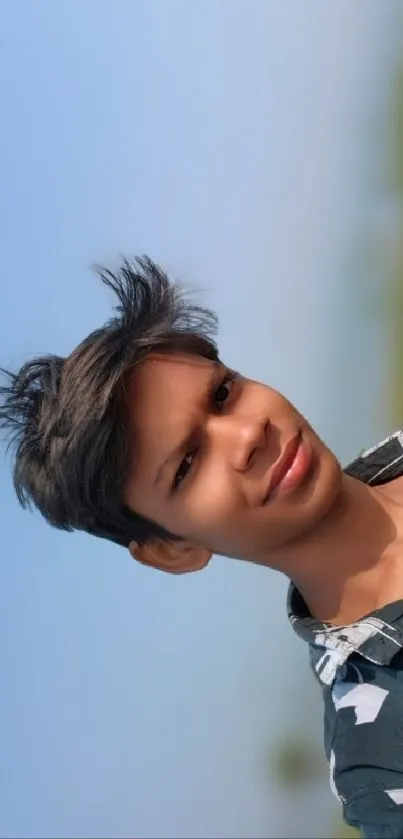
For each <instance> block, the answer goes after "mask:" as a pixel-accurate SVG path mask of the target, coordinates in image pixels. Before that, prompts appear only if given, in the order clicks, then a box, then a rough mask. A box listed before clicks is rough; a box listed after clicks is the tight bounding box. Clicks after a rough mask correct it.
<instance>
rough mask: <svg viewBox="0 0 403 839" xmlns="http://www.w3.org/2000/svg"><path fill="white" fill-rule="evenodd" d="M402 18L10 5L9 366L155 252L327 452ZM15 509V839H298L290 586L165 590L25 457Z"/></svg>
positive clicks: (3, 63) (2, 233)
mask: <svg viewBox="0 0 403 839" xmlns="http://www.w3.org/2000/svg"><path fill="white" fill-rule="evenodd" d="M395 9H396V3H394V2H387V0H384V2H383V3H377V2H375V0H366V2H365V4H364V3H361V4H358V3H357V4H355V3H351V2H349V0H338V3H334V4H324V3H323V2H321V0H305V3H303V4H300V3H298V2H297V1H296V0H295V2H290V0H271V2H267V0H248V2H246V0H244V2H240V1H239V0H219V2H215V1H214V0H200V2H199V0H192V2H187V0H183V1H182V2H172V1H171V0H169V2H168V0H166V2H164V0H160V2H157V1H156V0H116V2H112V0H108V2H105V0H86V2H85V3H79V2H78V0H71V2H70V3H68V4H67V3H55V2H51V0H37V2H35V3H30V2H28V0H26V2H23V0H21V2H19V3H14V4H13V3H2V4H0V71H1V72H0V93H1V103H2V108H1V111H2V117H1V122H2V127H1V132H0V196H1V197H0V222H1V227H0V240H1V255H2V268H1V290H2V295H1V307H0V324H1V328H0V361H1V363H2V364H4V365H5V366H11V367H15V366H17V365H19V364H21V363H22V362H23V361H24V360H25V359H26V358H27V357H29V356H30V355H31V354H36V353H38V352H55V353H59V354H62V355H63V354H66V353H68V352H69V351H70V350H71V349H72V348H73V347H74V345H75V344H76V343H77V342H78V341H79V340H80V339H81V338H82V337H83V336H84V335H85V334H86V333H87V332H88V331H90V330H91V329H92V328H94V327H96V326H98V325H99V324H100V323H101V322H102V321H103V320H104V319H105V318H106V317H108V315H109V313H110V299H109V298H108V295H107V293H106V292H105V290H104V289H102V288H101V287H99V284H98V283H97V281H96V279H95V278H94V277H93V276H92V274H91V272H90V270H89V268H90V265H91V263H92V262H94V261H98V262H99V261H106V262H111V261H112V262H113V261H114V260H115V259H116V257H117V255H118V253H119V252H120V251H123V252H125V253H127V254H129V255H130V254H136V253H144V252H148V253H149V254H150V256H152V257H153V258H154V259H156V260H159V261H160V262H161V263H162V264H163V265H164V266H165V267H166V268H167V269H168V270H170V271H172V273H173V274H174V275H175V276H177V277H179V278H181V279H184V280H187V281H188V282H189V283H190V284H193V285H195V286H197V287H199V288H200V289H203V293H202V299H203V300H205V301H206V302H207V303H208V304H210V305H212V306H215V307H216V308H217V310H218V311H219V314H220V316H221V321H222V333H221V334H222V347H223V355H225V356H226V357H227V358H228V360H229V362H230V363H231V364H232V365H234V366H238V367H239V368H240V369H242V370H243V372H246V373H250V374H252V375H253V376H254V377H255V378H262V379H266V380H268V381H269V382H270V383H271V384H273V385H274V386H275V387H278V388H279V389H281V390H283V391H284V392H286V393H287V395H288V396H289V397H290V398H292V399H294V400H295V401H296V403H297V404H298V406H299V408H300V409H301V410H302V411H304V412H305V413H306V414H307V415H308V416H309V418H310V419H311V420H312V422H314V423H315V424H316V426H317V427H318V430H320V431H321V432H322V433H323V434H324V436H326V432H327V431H328V436H330V438H331V439H333V437H332V435H335V434H336V429H335V424H334V422H335V420H334V416H333V420H332V419H330V420H329V416H331V413H332V412H331V396H332V392H331V387H330V385H329V369H330V368H329V365H331V364H333V362H332V358H333V356H332V352H333V354H334V352H335V341H336V338H337V336H340V322H339V321H338V320H337V317H336V318H335V315H334V308H333V307H334V305H335V303H337V306H339V307H340V299H339V297H338V288H337V270H336V269H335V266H336V265H337V264H338V263H337V258H338V255H339V254H340V252H341V249H342V248H343V247H344V246H345V244H346V242H347V241H348V230H349V222H350V220H351V219H352V218H354V217H355V214H356V210H357V203H356V197H357V193H358V192H359V190H360V188H361V187H360V184H361V181H360V178H361V177H362V168H361V159H360V156H359V153H358V151H357V149H358V148H359V145H357V135H358V134H359V133H360V132H362V119H363V118H364V119H365V118H367V116H368V113H369V111H368V109H367V110H365V109H366V107H367V106H366V104H365V103H367V102H368V101H369V100H371V96H370V95H369V93H370V92H371V85H373V84H375V82H376V80H377V79H378V78H379V73H380V70H379V68H378V64H377V62H378V63H379V66H381V64H382V61H384V55H385V44H386V43H387V35H386V33H387V31H388V28H389V29H390V22H391V20H392V15H393V13H394V11H395ZM379 56H383V57H382V60H381V59H380V58H379ZM377 68H378V69H377ZM360 136H361V134H360ZM337 311H338V312H339V314H340V312H341V309H340V308H339V309H337ZM332 369H334V366H333V368H332ZM339 372H340V371H339ZM332 422H333V424H332ZM366 442H367V441H364V443H363V444H362V445H364V444H365V443H366ZM356 443H357V444H358V440H356V439H355V438H354V439H350V440H349V441H347V442H346V443H345V448H344V451H342V452H341V454H345V455H346V456H347V455H349V456H350V455H353V454H354V453H355V450H353V448H352V447H353V446H355V445H356ZM0 493H1V500H2V505H1V526H2V560H1V564H0V627H1V637H2V644H1V646H0V650H1V672H2V685H3V689H2V692H1V695H0V726H1V750H0V790H1V793H0V833H1V835H3V836H10V837H11V836H12V837H18V836H19V837H20V836H25V837H29V836H38V835H40V836H42V837H50V836H53V837H54V836H70V837H90V836H95V835H97V836H105V837H112V836H122V837H126V836H127V837H129V836H131V837H133V836H138V837H140V836H143V837H152V836H164V837H171V836H172V837H174V836H175V837H185V836H194V837H197V836H201V835H202V836H205V837H214V836H216V837H225V836H229V835H231V836H233V837H247V836H252V835H253V836H256V837H267V836H269V835H270V836H274V835H278V836H280V835H290V834H289V833H287V830H289V829H290V828H289V826H288V827H287V825H286V822H285V821H284V818H283V816H282V815H281V813H280V809H279V804H278V798H276V796H275V795H274V794H273V792H272V790H271V788H270V781H269V779H268V777H267V773H266V767H265V762H267V751H268V748H269V744H270V742H271V741H272V739H273V737H274V736H275V735H276V734H277V733H278V732H279V731H280V732H281V731H284V730H286V729H287V728H288V729H290V730H291V731H292V730H293V726H294V727H295V722H293V719H294V718H295V715H296V714H297V705H296V696H295V690H296V684H297V676H298V674H300V673H302V672H303V671H304V670H305V669H307V666H308V665H307V660H306V653H305V651H304V649H303V648H302V647H301V646H300V645H299V644H298V642H296V641H295V639H294V638H293V637H292V635H291V631H290V630H289V628H288V626H287V623H286V617H285V610H284V596H285V590H286V582H285V580H281V579H280V578H277V577H275V575H274V574H270V573H268V572H267V571H266V572H265V571H264V570H262V569H254V568H243V567H242V565H241V564H238V563H235V562H234V563H232V564H231V563H230V561H227V560H224V559H221V560H217V561H216V562H215V563H213V564H212V566H211V568H210V569H209V570H208V571H207V572H205V573H203V574H201V575H196V576H195V577H194V578H192V577H189V578H183V579H182V578H179V579H177V578H172V579H171V578H170V577H168V576H164V575H161V574H156V573H152V572H150V571H149V570H146V569H144V568H142V567H141V566H137V565H135V563H133V562H132V561H131V560H130V559H129V557H128V556H127V555H126V554H125V553H124V552H123V551H122V550H120V549H118V548H117V547H116V546H113V545H109V544H107V543H103V542H97V541H96V540H94V539H92V538H90V537H87V536H85V535H83V534H74V535H71V534H64V533H59V532H57V531H54V530H52V529H51V528H49V527H48V526H47V525H45V523H44V522H43V521H42V520H41V519H40V517H39V516H37V515H28V514H27V513H24V512H22V511H21V510H20V509H19V508H18V506H17V502H16V500H15V499H14V495H13V491H12V487H11V482H10V477H9V462H4V461H2V462H0ZM278 626H280V630H279V629H278ZM281 633H284V641H283V643H284V644H285V646H286V650H287V651H288V653H289V656H290V659H289V662H292V668H291V667H290V666H289V663H288V662H287V664H282V663H281V661H280V659H279V652H278V644H276V643H275V639H278V638H279V637H281ZM273 661H275V662H276V664H277V665H278V668H279V670H278V679H277V681H276V683H275V684H273V680H272V676H271V674H270V664H271V663H272V662H273ZM317 707H318V709H319V713H320V706H319V705H318V706H317ZM319 720H320V716H319ZM297 728H298V725H297ZM326 794H327V793H326ZM329 802H330V793H329ZM325 803H326V802H325ZM312 818H314V817H313V816H312ZM284 825H286V826H284ZM321 829H322V827H321V826H320V825H319V822H318V826H317V830H318V835H320V830H321ZM282 831H285V832H282ZM312 835H313V834H312Z"/></svg>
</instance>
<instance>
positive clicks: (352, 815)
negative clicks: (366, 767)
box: [344, 778, 403, 839]
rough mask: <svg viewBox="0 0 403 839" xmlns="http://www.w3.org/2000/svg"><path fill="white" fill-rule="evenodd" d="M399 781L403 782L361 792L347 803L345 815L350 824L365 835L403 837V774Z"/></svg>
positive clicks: (379, 838) (373, 838)
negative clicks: (388, 787) (386, 787)
mask: <svg viewBox="0 0 403 839" xmlns="http://www.w3.org/2000/svg"><path fill="white" fill-rule="evenodd" d="M394 783H396V779H394ZM397 783H400V784H401V785H402V786H400V787H397V788H396V787H395V788H393V789H388V790H385V789H382V790H371V791H370V792H366V793H363V794H358V795H357V796H356V797H355V798H353V799H352V800H350V801H349V802H347V803H346V805H345V808H344V818H345V820H346V822H347V823H348V824H350V825H351V826H352V827H356V828H358V829H359V830H360V831H361V835H362V836H363V837H364V839H402V837H403V778H400V779H399V780H397Z"/></svg>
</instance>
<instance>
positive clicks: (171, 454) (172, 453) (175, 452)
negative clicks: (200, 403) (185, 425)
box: [154, 361, 223, 486]
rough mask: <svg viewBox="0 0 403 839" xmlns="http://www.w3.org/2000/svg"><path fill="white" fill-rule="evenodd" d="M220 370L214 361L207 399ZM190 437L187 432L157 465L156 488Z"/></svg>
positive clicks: (183, 451) (221, 367) (215, 383)
mask: <svg viewBox="0 0 403 839" xmlns="http://www.w3.org/2000/svg"><path fill="white" fill-rule="evenodd" d="M221 369H223V365H222V363H221V362H220V361H214V362H213V364H212V367H211V370H210V373H209V378H208V382H207V386H206V391H205V397H207V398H208V399H209V398H210V394H211V391H212V390H213V389H214V387H216V386H217V384H218V381H217V380H218V376H219V373H220V371H221ZM190 437H191V432H190V431H188V432H187V433H186V436H185V437H184V438H183V439H182V440H181V441H180V443H178V444H177V445H176V446H175V447H174V448H173V449H171V451H170V452H169V454H168V455H167V456H166V458H165V459H164V460H163V461H162V463H161V464H160V465H159V467H158V469H157V472H156V476H155V479H154V486H156V485H157V484H158V483H159V482H160V480H161V478H162V475H163V473H164V472H165V469H166V468H167V466H170V465H171V464H172V463H175V462H176V461H178V460H179V458H180V456H181V455H184V454H185V450H186V446H187V443H188V441H189V439H190Z"/></svg>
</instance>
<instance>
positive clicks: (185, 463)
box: [173, 451, 197, 489]
mask: <svg viewBox="0 0 403 839" xmlns="http://www.w3.org/2000/svg"><path fill="white" fill-rule="evenodd" d="M196 454H197V451H193V452H189V454H187V455H186V457H184V458H183V460H182V462H181V464H180V466H179V469H178V470H177V472H176V475H175V478H174V482H173V488H174V489H178V487H179V486H180V484H181V483H182V481H183V479H184V478H186V475H188V474H189V472H190V470H191V468H192V466H193V461H194V459H195V457H196Z"/></svg>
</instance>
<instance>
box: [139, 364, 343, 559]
mask: <svg viewBox="0 0 403 839" xmlns="http://www.w3.org/2000/svg"><path fill="white" fill-rule="evenodd" d="M125 410H126V423H127V428H128V433H129V448H130V441H131V440H133V451H132V452H130V453H129V456H130V459H131V463H132V465H131V468H130V473H129V479H128V482H127V485H126V492H125V501H126V503H127V504H128V506H129V507H131V508H132V509H134V510H135V511H136V512H138V513H140V514H141V515H143V516H145V517H147V518H149V519H152V520H153V521H155V522H157V523H158V524H159V525H161V526H163V527H164V528H165V529H166V530H167V531H169V532H171V533H174V534H175V535H177V536H179V537H181V538H182V540H184V544H186V546H187V548H186V550H183V546H182V547H181V546H178V549H177V553H176V555H175V558H174V562H172V557H173V554H172V550H176V549H175V548H172V546H171V548H170V551H171V553H170V555H169V557H168V556H167V557H166V561H165V559H164V556H163V554H164V551H165V548H164V547H163V546H161V545H160V547H159V549H158V551H157V553H155V552H152V551H151V553H149V554H148V558H147V560H146V561H147V562H148V563H149V564H154V565H157V566H159V567H162V568H165V569H166V570H176V571H185V570H192V568H197V567H202V566H203V565H204V564H205V561H207V560H208V558H209V556H210V554H211V553H218V554H222V555H225V556H231V557H237V558H242V559H249V560H252V561H265V562H267V563H268V564H271V563H270V557H271V556H272V557H273V563H272V564H273V565H276V563H275V556H276V551H277V552H279V550H281V549H282V548H284V547H286V546H287V545H291V543H293V542H294V543H295V542H296V541H298V540H299V539H300V538H302V537H303V536H306V535H307V534H308V532H309V530H310V529H311V528H314V527H315V525H316V524H318V523H319V521H320V520H321V518H322V517H323V516H324V515H325V514H326V513H327V512H328V510H329V507H330V506H331V504H332V502H333V500H334V498H335V497H336V495H337V493H338V490H339V487H340V484H341V478H342V471H341V467H340V465H339V463H338V462H337V460H336V458H335V457H334V455H333V454H332V453H331V452H330V451H329V449H328V448H327V447H326V446H325V445H324V443H323V442H322V441H321V440H320V439H319V438H318V436H317V435H316V434H315V432H314V431H313V430H312V428H311V427H310V426H309V424H308V423H307V421H306V420H305V419H304V417H303V416H302V415H301V414H300V413H298V411H297V410H296V409H295V408H294V407H293V406H292V405H291V404H290V402H288V400H287V399H285V398H284V397H283V396H281V394H279V393H278V392H277V391H275V390H273V389H272V388H269V387H267V386H266V385H262V384H259V383H257V382H254V381H252V380H250V379H245V378H243V377H242V376H234V377H233V378H232V376H231V371H229V370H228V369H227V368H225V367H224V366H223V365H222V364H218V363H214V362H212V361H209V360H206V359H204V358H200V357H198V356H193V355H187V354H184V353H171V354H167V355H154V356H150V357H148V358H147V360H146V361H144V362H143V363H142V364H140V365H139V366H138V367H137V368H136V369H135V371H134V372H133V374H132V377H131V379H130V380H129V382H128V384H127V388H126V403H125ZM298 433H300V434H301V435H302V446H303V449H304V452H305V458H306V460H305V467H306V468H305V474H304V476H303V478H302V479H301V480H300V481H299V482H297V484H295V485H294V486H292V487H291V488H289V489H288V490H285V489H283V490H281V491H279V492H277V495H275V496H273V497H272V498H271V499H269V500H267V493H268V488H269V483H270V480H271V478H272V477H273V468H274V466H275V464H276V462H277V461H278V459H279V458H280V457H281V456H282V454H283V453H284V447H285V446H286V445H287V444H288V443H289V442H290V441H291V440H292V439H293V438H295V436H296V435H297V434H298ZM307 462H308V464H309V465H308V467H307ZM139 553H140V555H139ZM139 553H137V555H139V558H140V559H143V556H142V555H141V549H140V552H139ZM150 556H151V557H154V558H155V559H151V560H150ZM170 563H171V564H172V568H171V567H170Z"/></svg>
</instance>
